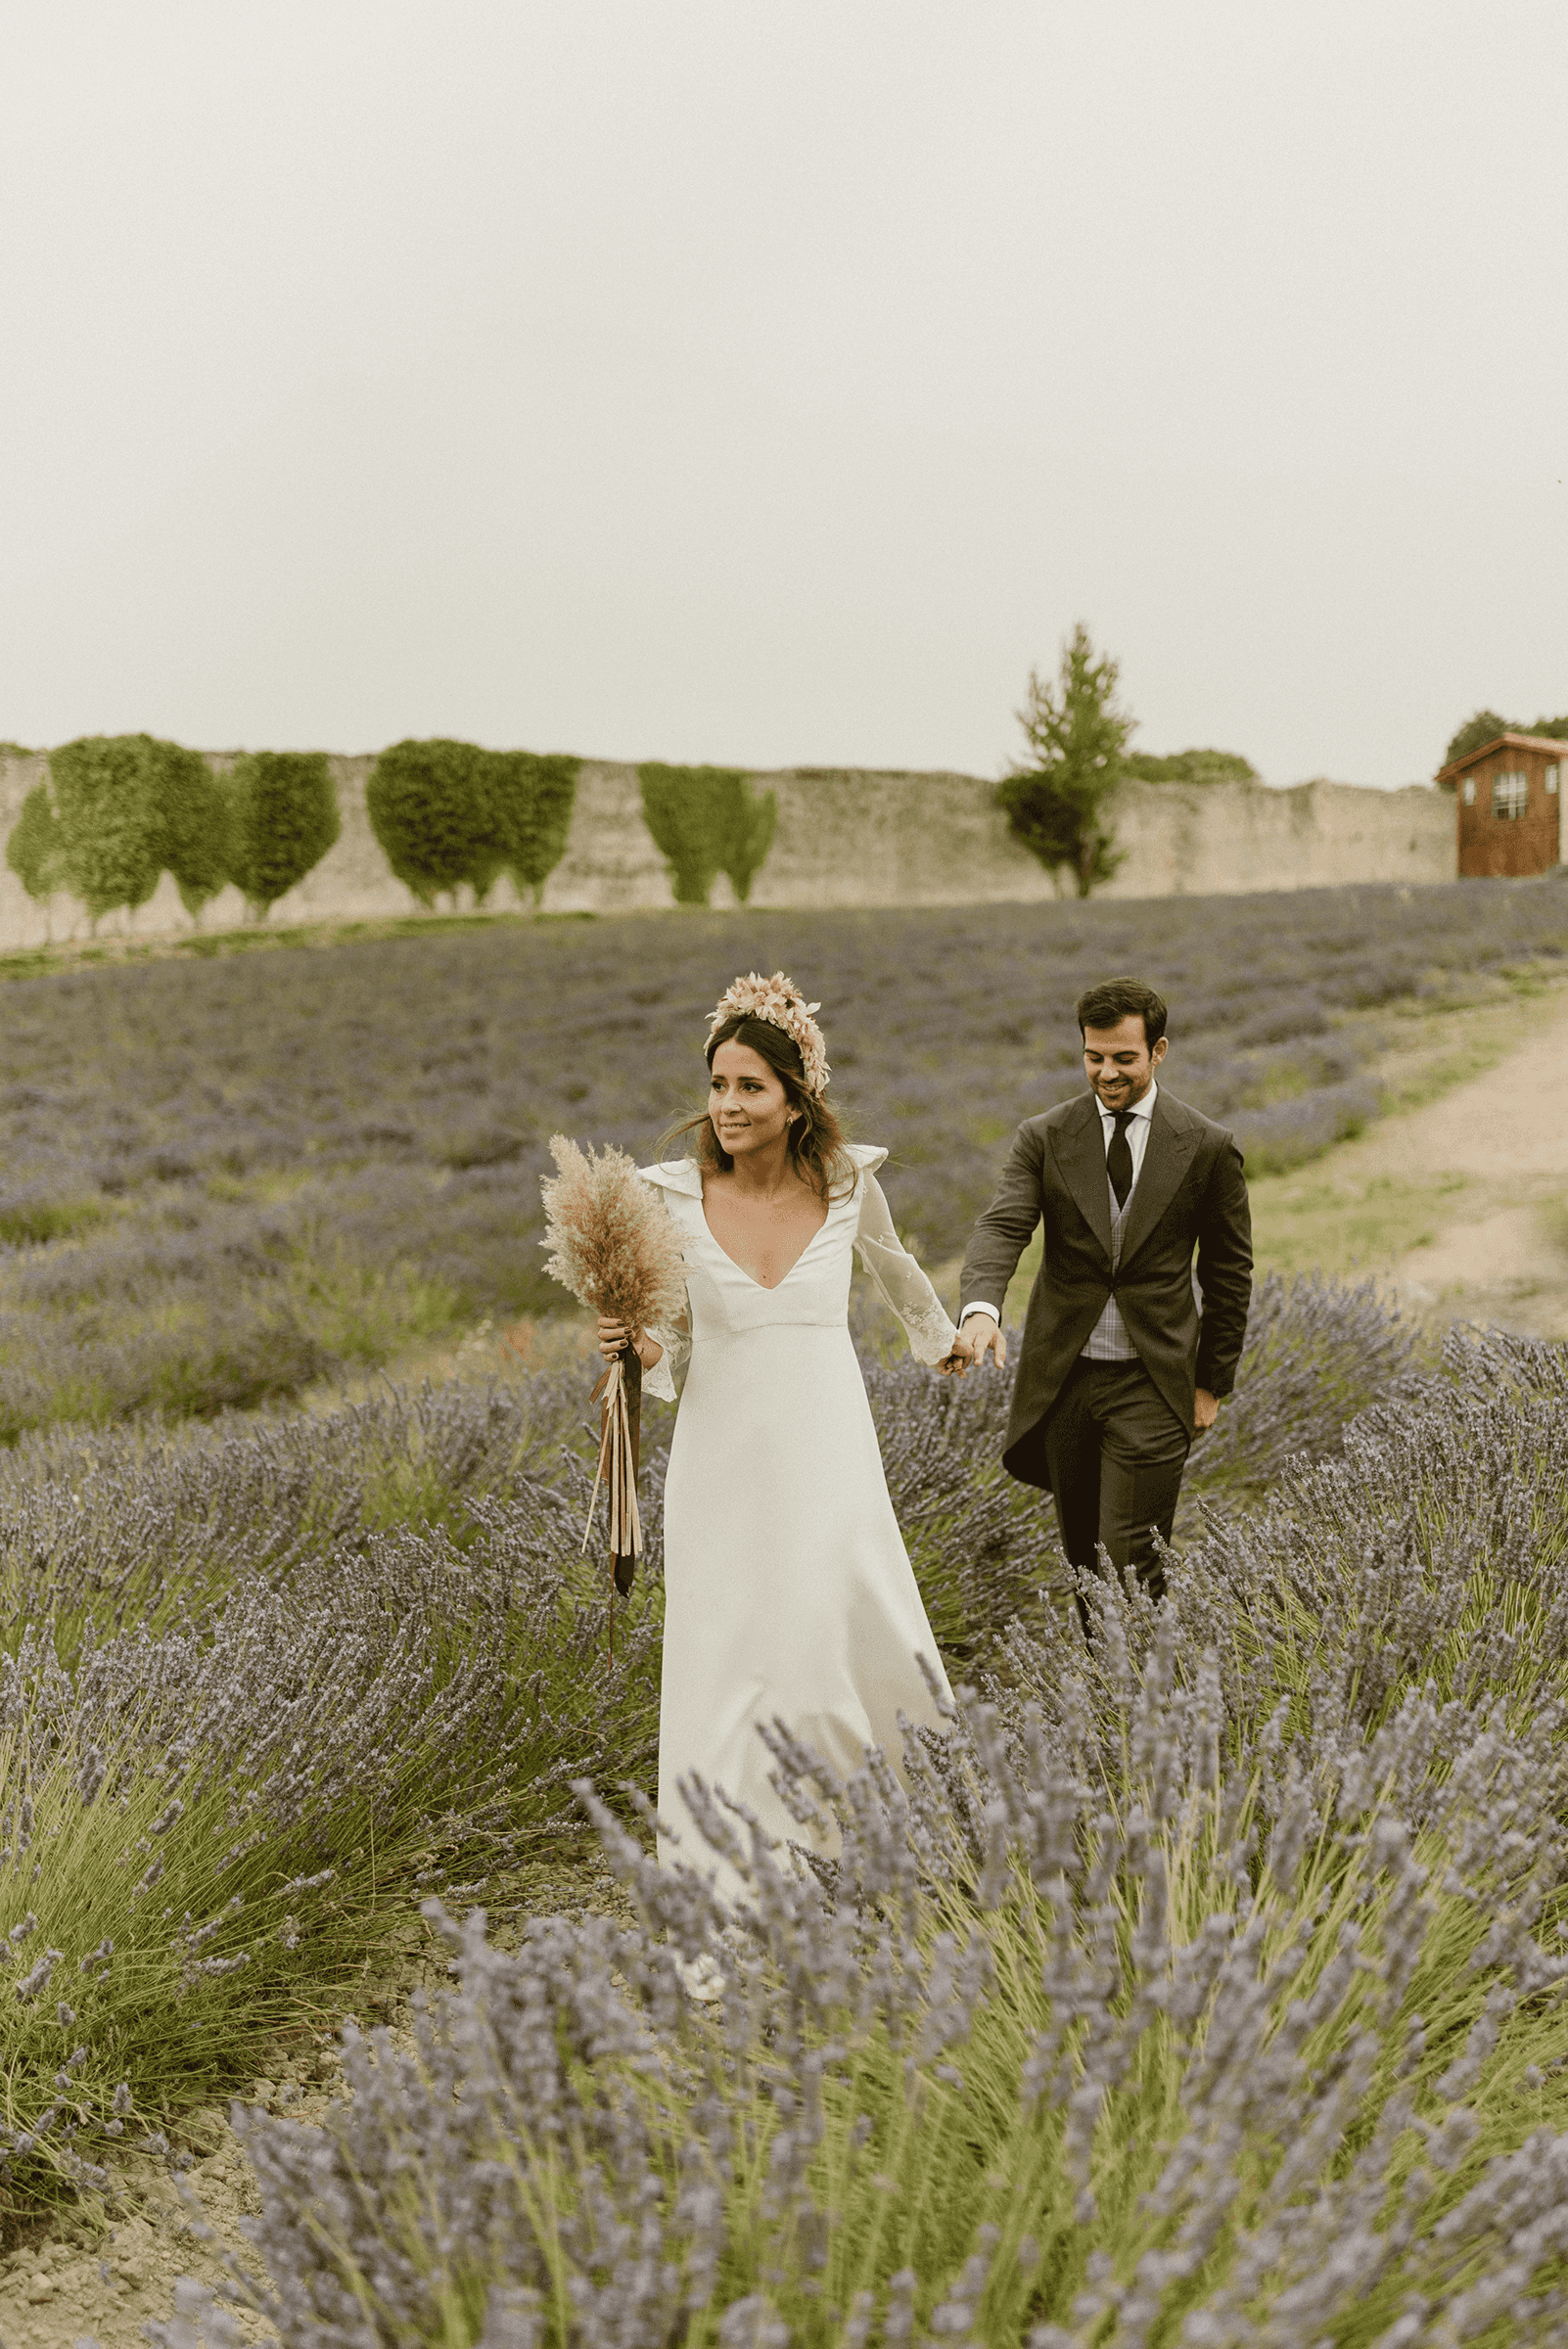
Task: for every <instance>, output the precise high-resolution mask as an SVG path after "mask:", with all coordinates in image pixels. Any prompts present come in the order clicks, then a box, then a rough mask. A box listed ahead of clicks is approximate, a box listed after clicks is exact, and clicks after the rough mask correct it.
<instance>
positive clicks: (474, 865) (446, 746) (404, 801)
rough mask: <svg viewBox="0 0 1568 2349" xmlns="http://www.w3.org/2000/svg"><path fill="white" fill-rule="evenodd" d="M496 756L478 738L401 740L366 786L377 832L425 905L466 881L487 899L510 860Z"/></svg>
mask: <svg viewBox="0 0 1568 2349" xmlns="http://www.w3.org/2000/svg"><path fill="white" fill-rule="evenodd" d="M488 758H489V754H488V753H487V752H485V751H482V750H481V749H480V748H479V746H478V744H477V743H472V742H450V741H447V740H446V739H444V738H443V737H436V738H434V739H433V740H431V741H429V742H411V741H410V742H394V743H393V744H392V748H391V749H390V750H386V751H383V752H382V754H381V757H380V758H379V759H378V760H377V761H376V764H375V767H374V769H373V770H372V773H371V777H370V781H369V784H368V785H367V786H366V790H365V808H366V812H367V813H368V814H369V817H370V825H371V830H372V831H373V832H374V833H375V835H376V838H377V839H378V840H379V841H380V843H381V845H382V848H383V850H384V852H385V853H386V857H387V861H388V863H389V864H390V865H391V866H392V871H393V872H394V873H395V874H396V875H397V878H398V880H399V881H403V882H406V884H407V885H408V887H409V888H410V889H411V890H412V891H413V893H414V895H415V897H416V898H418V899H419V901H420V903H421V904H422V905H432V904H434V903H435V901H436V898H437V894H438V892H439V891H441V890H452V889H456V888H457V887H458V886H459V884H460V883H462V882H464V881H467V882H469V883H471V884H472V885H473V887H474V888H475V889H476V890H477V891H478V892H479V893H480V894H481V895H482V896H483V894H484V891H486V890H487V889H488V888H489V886H490V883H491V882H492V881H493V880H494V878H495V875H496V874H497V873H498V872H499V871H500V869H501V866H502V865H503V864H504V863H505V861H506V859H505V857H504V855H501V854H499V853H498V852H497V850H496V844H495V822H494V808H493V805H492V797H493V795H492V793H491V789H490V778H489V775H488V773H487V771H486V767H487V760H488Z"/></svg>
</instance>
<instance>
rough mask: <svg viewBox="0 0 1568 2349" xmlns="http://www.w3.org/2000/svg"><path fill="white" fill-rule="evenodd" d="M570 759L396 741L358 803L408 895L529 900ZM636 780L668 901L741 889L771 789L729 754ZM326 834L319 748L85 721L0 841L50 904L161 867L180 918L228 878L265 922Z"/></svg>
mask: <svg viewBox="0 0 1568 2349" xmlns="http://www.w3.org/2000/svg"><path fill="white" fill-rule="evenodd" d="M580 765H581V760H578V759H576V758H573V757H571V756H569V755H568V754H566V753H564V752H551V753H539V752H535V751H487V750H484V749H482V748H481V747H480V746H479V745H478V744H477V743H472V742H454V741H450V740H446V739H443V738H438V739H435V740H431V741H424V742H415V741H405V742H396V743H393V744H392V748H391V749H390V750H386V751H383V752H382V754H381V756H380V758H379V759H378V760H376V763H375V766H374V768H373V769H372V771H371V775H370V780H369V783H368V785H367V787H366V792H365V806H366V812H367V814H368V816H369V818H370V824H371V829H372V831H373V832H374V833H375V836H376V838H377V840H378V841H379V843H380V844H381V848H382V850H383V852H384V853H385V855H386V857H387V861H388V863H389V864H390V865H391V867H392V871H393V872H394V873H395V874H396V876H397V878H398V879H399V880H400V881H402V882H404V883H405V884H406V885H407V887H408V888H409V889H411V890H412V891H413V893H414V895H415V897H416V898H419V900H420V902H421V903H422V904H425V905H430V904H433V903H434V901H435V899H436V898H437V897H438V896H439V895H441V894H442V893H443V892H449V891H454V890H456V889H458V888H460V887H465V886H466V887H468V888H470V889H472V891H473V892H474V897H475V899H476V901H477V902H478V903H480V904H484V900H485V899H486V898H488V896H489V894H490V891H491V889H492V888H493V887H494V885H495V883H496V881H497V880H498V878H499V877H500V875H501V874H502V873H510V875H511V876H512V879H513V881H514V882H515V883H516V886H517V888H518V890H519V892H520V893H521V894H526V895H529V896H531V897H532V898H533V900H534V902H535V903H537V901H538V899H539V898H540V896H541V895H542V893H543V889H544V884H545V882H546V881H547V880H548V878H549V876H550V874H551V873H552V872H553V871H554V869H555V867H556V865H557V864H559V862H560V860H561V857H562V855H563V854H564V852H565V850H566V843H567V834H568V831H569V829H570V827H571V823H572V814H573V809H574V806H575V805H576V786H577V773H578V769H579V767H580ZM638 779H639V783H640V787H641V793H642V805H643V813H644V816H645V818H646V820H647V824H648V829H649V831H650V833H651V834H652V836H653V839H654V841H655V843H656V845H657V846H658V848H659V850H660V852H661V853H662V854H663V856H664V858H665V860H666V864H667V866H668V868H669V878H670V883H671V886H672V888H673V890H674V894H675V899H676V902H677V903H678V904H682V905H706V904H707V903H708V900H709V898H710V896H711V895H712V892H713V887H714V883H715V879H716V878H717V876H718V874H720V873H726V874H727V875H728V876H729V880H730V882H731V885H732V886H733V888H734V891H735V895H736V897H737V898H739V899H740V900H741V902H742V903H744V902H745V901H746V899H747V898H749V897H750V895H751V889H752V883H753V881H754V879H755V878H756V876H757V873H758V872H759V870H760V869H761V864H762V861H763V859H764V857H765V856H766V854H767V852H768V850H769V848H770V847H771V845H772V840H773V832H774V827H775V825H776V824H777V821H778V801H777V797H776V795H775V794H774V793H773V792H771V791H769V792H764V793H761V794H759V793H757V792H755V791H754V790H753V788H752V786H751V784H750V783H749V781H748V779H747V777H746V775H745V774H744V773H743V772H742V771H741V770H740V769H739V768H738V767H720V766H668V765H664V764H661V763H659V762H657V761H652V760H650V761H649V762H648V763H647V764H645V765H643V766H641V767H640V768H639V769H638ZM338 834H339V814H338V805H337V796H336V793H335V791H334V788H333V783H332V777H331V773H330V771H329V768H328V763H327V760H326V759H325V757H323V756H322V755H321V754H319V753H303V752H290V751H282V752H280V751H260V752H254V753H248V754H246V755H245V756H244V757H242V758H240V759H239V760H236V762H235V764H234V766H233V768H232V769H231V771H230V772H228V773H226V774H220V773H217V772H215V771H214V770H213V768H212V767H211V766H209V765H208V761H207V760H206V759H204V758H203V757H202V756H201V754H200V753H199V752H197V751H188V750H185V749H183V748H182V746H181V745H180V744H179V743H176V742H162V741H160V740H158V739H156V738H155V737H154V736H153V735H150V734H121V735H115V736H103V735H94V736H91V737H86V738H84V739H82V740H81V741H78V742H69V743H67V744H66V745H65V747H64V749H62V750H58V751H54V752H51V754H50V757H49V775H48V779H47V780H46V781H44V782H42V783H39V784H37V785H35V787H34V788H33V790H32V791H30V792H29V793H28V795H27V797H26V799H25V801H24V802H23V807H22V812H21V814H20V816H19V818H18V821H17V823H16V825H15V826H14V827H13V830H12V833H11V837H10V840H9V841H8V843H7V846H6V855H7V860H8V861H9V863H10V865H11V867H12V870H13V871H14V872H16V873H17V874H18V875H19V876H20V878H21V880H22V883H23V888H24V889H26V891H27V892H28V894H29V895H30V896H31V897H33V898H38V899H39V900H40V901H44V902H47V900H48V899H49V898H52V897H53V896H54V895H55V894H56V893H57V892H58V891H62V890H68V891H69V893H70V894H71V895H72V896H73V897H76V898H80V899H81V900H82V902H83V903H84V904H85V905H86V906H87V909H88V911H89V912H90V913H91V914H92V916H93V918H94V920H97V919H98V917H99V916H100V915H102V914H105V913H108V912H110V911H111V910H113V909H114V908H115V907H118V906H136V905H142V904H145V903H146V901H147V899H148V898H150V897H151V896H152V894H153V892H154V890H155V889H156V888H157V887H158V882H159V878H160V875H161V874H162V873H164V872H169V873H172V875H173V877H174V881H175V884H176V886H177V888H178V890H179V893H180V898H181V899H182V901H183V903H184V904H185V906H186V909H187V910H188V912H189V913H190V914H191V915H192V917H193V918H200V915H201V911H202V908H203V906H204V905H205V904H206V903H207V901H208V898H211V897H213V896H215V895H216V893H217V892H218V891H219V890H220V889H222V888H224V887H225V885H226V884H227V883H229V882H231V881H232V882H235V883H237V884H238V885H239V887H240V889H241V891H242V892H243V893H244V896H245V898H246V901H247V903H248V905H249V906H250V908H251V910H252V912H253V914H254V916H255V917H256V918H258V919H264V918H265V916H266V913H267V911H268V909H269V907H271V906H272V905H273V904H275V903H276V901H277V899H278V898H281V897H283V896H284V895H285V893H286V892H287V891H289V890H291V889H292V888H293V887H294V886H295V884H296V883H297V882H299V881H301V880H302V879H303V878H304V876H305V874H306V873H308V872H309V871H310V870H311V869H312V867H313V866H314V865H316V864H317V863H318V862H319V861H320V859H321V858H322V857H323V856H324V855H325V854H326V852H327V851H328V849H330V848H331V846H332V845H333V842H334V841H335V840H336V839H337V838H338Z"/></svg>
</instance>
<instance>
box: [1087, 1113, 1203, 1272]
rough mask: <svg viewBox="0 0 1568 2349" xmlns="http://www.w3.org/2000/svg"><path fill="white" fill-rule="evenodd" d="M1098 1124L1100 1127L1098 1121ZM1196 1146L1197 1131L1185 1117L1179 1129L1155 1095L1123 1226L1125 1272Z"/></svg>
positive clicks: (1168, 1201) (1173, 1192)
mask: <svg viewBox="0 0 1568 2349" xmlns="http://www.w3.org/2000/svg"><path fill="white" fill-rule="evenodd" d="M1095 1123H1096V1124H1098V1119H1097V1118H1096V1121H1095ZM1197 1147H1198V1128H1196V1127H1195V1126H1192V1125H1189V1124H1188V1123H1187V1121H1186V1120H1185V1119H1184V1118H1183V1120H1182V1122H1181V1123H1180V1125H1179V1126H1178V1125H1177V1124H1176V1120H1175V1119H1174V1118H1173V1117H1172V1115H1171V1113H1170V1111H1169V1110H1168V1109H1167V1108H1166V1105H1165V1095H1164V1093H1160V1094H1158V1095H1156V1097H1155V1103H1154V1115H1153V1117H1152V1118H1151V1119H1150V1120H1149V1138H1148V1142H1147V1144H1146V1146H1145V1148H1144V1152H1143V1164H1142V1166H1141V1167H1140V1168H1139V1169H1138V1180H1137V1188H1136V1189H1135V1190H1134V1192H1133V1193H1132V1204H1131V1206H1130V1208H1129V1209H1128V1211H1127V1221H1126V1222H1125V1223H1124V1224H1123V1226H1122V1270H1123V1271H1124V1272H1125V1271H1126V1270H1127V1268H1128V1266H1129V1265H1130V1263H1131V1262H1132V1259H1133V1258H1134V1257H1135V1256H1136V1254H1137V1252H1138V1250H1139V1249H1140V1248H1141V1247H1142V1245H1143V1243H1144V1241H1145V1240H1146V1239H1147V1238H1148V1236H1149V1234H1150V1232H1151V1231H1153V1230H1154V1228H1155V1226H1156V1225H1157V1224H1158V1222H1159V1221H1160V1218H1161V1217H1162V1216H1163V1215H1164V1214H1165V1211H1166V1209H1167V1208H1168V1207H1169V1206H1170V1204H1171V1202H1172V1200H1173V1199H1174V1198H1175V1197H1176V1186H1177V1185H1178V1183H1179V1182H1180V1180H1181V1177H1182V1175H1183V1174H1185V1173H1186V1171H1187V1162H1188V1161H1189V1160H1190V1158H1191V1156H1192V1153H1193V1152H1194V1150H1196V1148H1197ZM1107 1228H1109V1224H1107Z"/></svg>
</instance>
